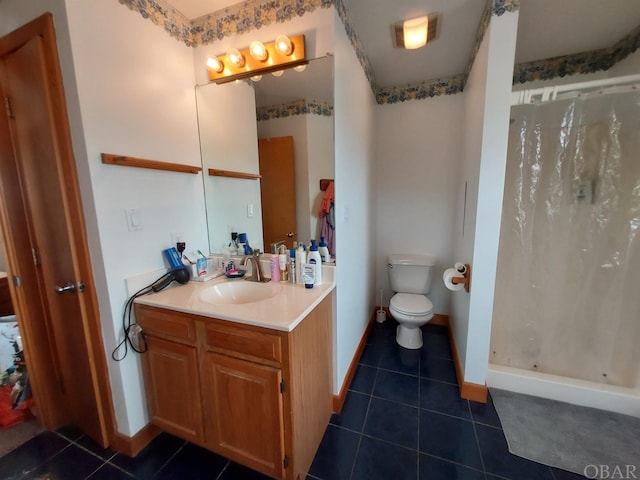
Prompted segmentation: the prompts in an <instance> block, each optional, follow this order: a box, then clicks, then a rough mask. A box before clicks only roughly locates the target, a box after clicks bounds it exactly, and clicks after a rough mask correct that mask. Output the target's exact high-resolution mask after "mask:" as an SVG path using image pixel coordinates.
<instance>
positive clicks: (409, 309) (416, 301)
mask: <svg viewBox="0 0 640 480" xmlns="http://www.w3.org/2000/svg"><path fill="white" fill-rule="evenodd" d="M389 306H390V307H393V309H394V310H396V311H398V312H399V313H402V314H404V315H428V314H430V313H432V312H433V303H431V300H429V299H428V298H427V297H425V296H424V295H416V294H413V293H396V294H395V295H394V296H393V297H391V302H390V303H389Z"/></svg>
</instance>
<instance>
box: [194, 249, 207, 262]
mask: <svg viewBox="0 0 640 480" xmlns="http://www.w3.org/2000/svg"><path fill="white" fill-rule="evenodd" d="M196 251H197V252H198V254H199V255H202V258H204V259H205V260H206V259H207V256H206V255H205V254H204V253H202V252H201V251H200V250H196Z"/></svg>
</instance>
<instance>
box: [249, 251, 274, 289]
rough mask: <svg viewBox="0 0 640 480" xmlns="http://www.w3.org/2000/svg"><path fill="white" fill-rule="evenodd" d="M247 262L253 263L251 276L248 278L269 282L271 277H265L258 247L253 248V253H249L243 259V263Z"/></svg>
mask: <svg viewBox="0 0 640 480" xmlns="http://www.w3.org/2000/svg"><path fill="white" fill-rule="evenodd" d="M247 262H249V263H250V264H251V276H250V277H249V278H247V279H246V280H248V281H250V282H262V283H265V282H268V281H269V280H270V278H265V276H264V273H262V267H261V266H260V250H259V249H257V248H254V249H253V255H247V256H246V257H244V258H243V259H242V265H246V264H247Z"/></svg>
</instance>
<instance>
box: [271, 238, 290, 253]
mask: <svg viewBox="0 0 640 480" xmlns="http://www.w3.org/2000/svg"><path fill="white" fill-rule="evenodd" d="M286 243H287V242H285V241H284V240H280V241H279V242H271V253H273V254H275V255H277V254H278V248H280V245H285V244H286Z"/></svg>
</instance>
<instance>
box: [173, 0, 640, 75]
mask: <svg viewBox="0 0 640 480" xmlns="http://www.w3.org/2000/svg"><path fill="white" fill-rule="evenodd" d="M169 2H170V3H171V4H172V5H173V6H175V8H177V9H178V10H179V11H180V12H182V13H183V14H184V15H185V16H186V17H187V18H189V19H194V18H197V17H200V16H202V15H206V14H209V13H212V12H215V11H218V10H222V9H224V8H226V7H229V6H231V5H234V4H236V3H240V2H237V0H169ZM343 2H344V5H345V6H346V8H347V11H348V13H349V17H350V18H351V21H352V23H353V26H354V29H355V31H356V33H357V35H358V36H359V38H360V41H361V43H362V46H363V49H364V51H365V53H366V55H367V57H368V59H369V62H370V64H371V66H372V69H373V75H374V78H375V82H376V84H377V86H378V87H391V86H400V85H406V84H408V83H412V82H418V81H425V80H433V79H436V78H446V77H450V76H453V75H458V74H461V73H463V72H464V70H465V67H466V65H467V63H468V62H469V60H470V58H471V55H472V51H473V47H474V42H475V36H476V32H477V30H478V26H479V23H480V19H481V15H482V12H483V9H484V6H485V0H393V1H390V0H343ZM519 12H520V14H519V25H518V37H517V45H516V59H515V63H516V64H518V63H522V62H530V61H535V60H543V59H547V58H552V57H557V56H564V55H570V54H575V53H582V52H587V51H593V50H597V49H600V48H606V47H610V46H612V45H613V44H614V43H615V42H617V41H618V40H620V39H622V38H623V37H624V36H625V35H627V34H628V33H630V32H631V31H632V30H633V29H634V28H635V27H637V26H639V25H640V0H520V10H519ZM432 13H437V14H438V15H439V23H440V25H439V29H438V30H439V34H438V36H437V37H436V39H435V40H434V41H433V42H430V43H428V44H427V45H426V46H425V47H423V48H420V49H417V50H402V49H397V48H394V47H393V44H392V37H391V28H390V26H391V24H392V23H394V22H397V21H401V20H403V19H407V18H413V17H417V16H422V15H425V14H432Z"/></svg>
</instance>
